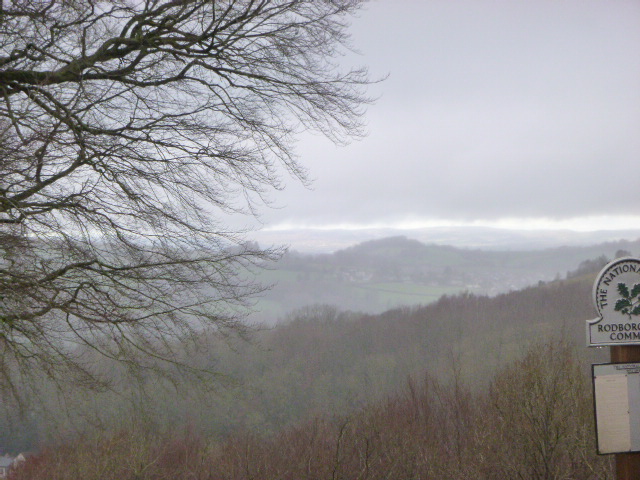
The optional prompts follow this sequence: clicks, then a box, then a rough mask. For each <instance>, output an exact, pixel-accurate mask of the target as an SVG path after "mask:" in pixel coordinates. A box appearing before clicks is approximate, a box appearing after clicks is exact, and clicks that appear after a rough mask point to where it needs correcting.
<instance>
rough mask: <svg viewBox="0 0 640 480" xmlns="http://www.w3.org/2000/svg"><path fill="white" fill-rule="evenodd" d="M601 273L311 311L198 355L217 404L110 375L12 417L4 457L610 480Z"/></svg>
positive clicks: (108, 469)
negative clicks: (93, 390)
mask: <svg viewBox="0 0 640 480" xmlns="http://www.w3.org/2000/svg"><path fill="white" fill-rule="evenodd" d="M597 265H598V262H597V261H593V262H591V261H586V262H583V264H582V265H581V266H580V268H579V269H577V270H575V271H572V272H569V273H568V274H567V275H566V276H565V278H564V279H561V280H554V281H550V282H540V283H539V284H537V285H535V286H531V287H528V288H524V289H522V290H518V291H513V292H509V293H505V294H501V295H497V296H493V297H489V296H485V295H475V294H470V293H462V294H457V295H450V296H443V297H441V298H440V299H439V300H438V301H437V302H434V303H432V304H429V305H423V306H414V307H405V308H399V309H394V310H389V311H387V312H384V313H382V314H375V315H372V314H362V313H354V312H347V311H341V310H339V309H337V308H335V307H331V306H326V305H316V306H311V307H307V308H304V309H300V310H297V311H294V312H292V313H291V314H290V315H289V316H288V317H287V318H286V319H283V322H282V323H280V324H278V325H277V326H275V327H272V328H265V329H261V330H257V331H255V332H253V334H252V335H251V338H250V339H249V341H247V339H243V338H235V339H234V338H226V339H224V340H223V339H220V338H217V337H212V338H203V339H202V341H203V342H206V343H207V344H208V348H207V349H205V350H208V351H209V352H211V353H210V355H209V356H208V357H206V358H205V357H198V358H197V357H192V358H191V361H193V362H196V363H198V364H199V365H200V364H203V363H206V362H209V364H210V365H215V368H216V370H217V371H218V372H220V378H219V379H218V387H217V390H216V391H215V392H212V391H209V390H207V391H206V392H202V393H198V392H197V390H198V389H197V388H194V387H193V386H191V387H189V385H188V384H187V383H185V384H183V385H168V384H164V385H162V384H160V383H158V382H157V381H155V380H153V378H149V379H146V380H145V379H144V378H128V377H127V376H126V375H124V372H120V373H121V374H123V376H122V377H121V379H120V383H119V385H120V390H119V391H117V392H114V391H105V392H103V393H102V394H95V395H92V396H91V397H90V398H87V397H85V396H75V397H74V395H73V394H71V395H68V394H67V395H59V396H57V397H56V398H58V400H57V401H55V402H48V404H45V403H47V402H45V403H42V402H40V404H37V403H34V404H32V405H31V406H30V407H29V408H28V409H27V410H28V412H23V414H22V415H17V414H16V415H10V414H9V415H8V414H7V413H6V412H5V416H4V418H3V422H4V424H3V428H1V429H0V431H2V432H5V435H4V438H0V442H2V443H0V445H5V446H6V447H5V448H7V447H10V451H14V452H17V451H19V450H32V451H34V452H37V453H36V454H35V455H34V456H33V457H32V458H31V459H30V461H29V462H27V464H25V466H24V468H23V469H20V470H16V472H15V478H17V479H27V478H30V479H40V478H43V479H44V478H48V479H71V478H87V479H92V478H96V479H97V478H104V479H108V478H113V479H129V478H131V479H134V478H137V479H140V478H143V479H161V478H197V479H205V478H228V479H250V478H253V479H273V478H283V479H287V478H291V479H294V478H310V479H311V478H363V479H364V478H371V479H374V478H425V479H430V478H433V479H437V478H454V479H464V478H482V479H484V478H486V479H493V478H495V479H498V478H532V479H555V478H581V479H606V478H614V477H613V476H612V475H613V474H612V470H611V468H612V463H611V458H610V457H609V456H599V455H597V454H596V448H595V430H594V425H593V423H594V419H593V404H592V396H591V381H590V377H589V375H590V368H589V366H590V364H591V363H598V362H604V361H607V358H606V351H605V350H604V349H587V348H585V347H584V338H583V335H584V322H585V320H587V319H590V318H592V316H593V315H594V310H593V305H592V299H591V287H592V284H593V280H594V276H595V272H594V271H593V268H594V267H596V266H597ZM589 268H591V270H592V271H588V270H589ZM201 351H202V350H201ZM106 369H107V370H109V371H110V372H111V374H114V375H115V372H116V371H117V369H115V368H114V366H113V365H110V366H108V368H106ZM44 383H45V384H46V383H47V382H44ZM134 385H135V388H134ZM43 386H44V387H45V388H48V389H50V391H55V386H53V385H51V384H48V385H44V384H43V385H41V386H40V387H43ZM67 393H68V392H67ZM47 398H54V397H53V396H48V397H47ZM55 412H58V415H53V416H52V415H51V413H55ZM63 412H64V414H63ZM24 413H27V415H24ZM25 418H27V419H28V421H27V422H25V421H24V419H25ZM21 419H22V420H21ZM17 431H20V432H22V433H23V436H22V437H20V436H18V437H15V436H13V437H11V438H9V437H8V436H7V435H6V432H17ZM12 442H13V443H12ZM87 446H90V448H87Z"/></svg>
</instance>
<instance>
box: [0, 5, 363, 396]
mask: <svg viewBox="0 0 640 480" xmlns="http://www.w3.org/2000/svg"><path fill="white" fill-rule="evenodd" d="M361 3H362V2H361V1H360V0H318V1H316V0H291V1H285V0H258V1H252V0H225V1H215V0H117V1H116V0H114V1H108V2H107V1H93V0H15V1H9V2H2V5H1V6H0V9H1V10H0V95H1V99H0V256H1V257H0V387H1V388H2V389H3V390H2V391H3V392H4V393H5V394H7V393H8V392H11V391H15V390H14V387H15V382H16V379H17V378H18V375H19V374H20V372H21V371H22V372H28V371H32V369H34V368H35V369H37V370H38V371H42V372H45V373H47V374H48V375H50V376H52V377H53V378H57V377H60V376H65V377H67V378H68V377H69V376H70V375H72V376H73V377H74V378H76V379H77V380H91V382H95V381H96V380H99V378H97V377H96V375H95V373H94V372H93V370H92V369H91V367H90V366H87V361H86V360H87V358H88V352H95V351H98V352H99V353H100V354H101V355H106V356H108V357H111V358H113V359H116V360H118V361H121V362H124V363H125V364H128V365H134V366H136V367H140V366H143V367H148V368H156V367H158V365H159V364H162V363H163V362H164V363H166V362H169V364H171V363H173V362H176V361H177V357H176V352H175V351H174V345H175V344H174V340H176V339H178V340H188V339H190V338H191V339H195V340H197V335H198V334H200V333H201V332H202V331H203V330H206V329H208V330H215V331H220V330H221V329H226V328H232V329H233V328H240V327H241V322H240V319H241V317H242V308H243V305H244V301H245V300H246V299H247V295H251V294H252V293H255V292H256V291H258V290H259V288H260V287H259V286H256V285H254V284H253V283H252V281H251V276H250V275H249V274H248V272H249V267H250V266H251V265H252V264H255V263H256V262H259V261H260V260H261V259H262V258H264V256H265V255H269V253H270V252H269V251H264V250H259V249H256V248H253V247H252V246H251V245H250V244H249V243H246V242H245V241H244V240H245V238H244V237H243V235H241V232H237V231H234V230H233V229H232V228H230V227H228V226H227V225H226V224H225V222H224V221H223V220H221V219H223V218H224V217H225V215H227V214H249V215H253V214H256V212H257V208H258V207H259V206H260V205H262V204H263V203H264V202H265V201H268V194H269V192H270V191H271V190H272V189H274V188H275V189H277V188H281V187H282V185H283V183H282V182H283V173H284V172H285V171H286V172H288V173H289V174H290V175H292V176H293V177H294V178H297V179H300V180H302V181H305V179H306V178H305V170H304V167H303V166H302V164H301V163H300V162H299V159H298V158H297V157H296V156H295V151H294V149H293V141H294V137H295V135H296V134H297V133H299V132H301V131H303V130H308V129H311V130H315V131H319V132H321V133H323V134H324V135H326V136H327V137H329V138H330V139H332V140H334V141H336V142H341V141H343V140H347V139H348V138H350V137H352V136H354V135H356V136H357V135H359V134H361V133H362V132H361V122H360V120H361V116H362V113H363V110H362V107H363V105H365V104H366V103H367V101H368V99H367V98H366V96H365V93H364V88H365V87H366V85H367V84H368V83H369V78H368V73H367V71H366V69H364V68H359V69H350V70H349V69H347V70H346V71H345V70H343V69H342V68H340V65H339V63H338V58H339V56H340V55H341V54H342V53H343V52H344V51H345V48H348V46H349V45H348V40H349V38H348V34H347V31H346V30H347V26H348V23H347V22H348V19H349V18H350V15H352V14H353V13H354V12H355V11H356V10H357V9H358V8H359V7H360V6H361ZM85 357H86V358H85Z"/></svg>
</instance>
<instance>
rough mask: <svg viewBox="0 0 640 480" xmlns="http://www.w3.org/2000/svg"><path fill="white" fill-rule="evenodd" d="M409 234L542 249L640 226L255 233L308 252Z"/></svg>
mask: <svg viewBox="0 0 640 480" xmlns="http://www.w3.org/2000/svg"><path fill="white" fill-rule="evenodd" d="M401 235H403V236H406V237H409V238H413V239H416V240H418V241H419V242H422V243H425V244H428V245H451V246H454V247H458V248H470V249H481V250H518V251H524V250H542V249H545V248H556V247H559V246H569V247H578V246H587V245H597V244H601V243H606V242H616V241H619V240H622V239H627V240H629V239H637V238H640V229H638V228H636V229H628V230H601V231H588V232H580V231H574V230H516V229H508V228H495V227H482V226H448V227H424V228H403V229H400V228H364V229H340V228H332V229H312V228H309V229H304V228H300V229H288V230H268V229H265V230H261V231H258V232H255V233H254V234H253V235H252V236H253V237H254V239H255V240H257V241H258V242H260V243H261V244H275V245H280V244H283V243H284V244H286V245H289V246H290V247H291V248H292V249H294V250H297V251H300V252H304V253H308V254H318V253H334V252H337V251H338V250H342V249H345V248H348V247H350V246H352V245H355V244H358V243H362V242H366V241H368V240H373V239H382V238H387V237H397V236H401Z"/></svg>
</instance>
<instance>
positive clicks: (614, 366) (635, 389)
mask: <svg viewBox="0 0 640 480" xmlns="http://www.w3.org/2000/svg"><path fill="white" fill-rule="evenodd" d="M592 370H593V392H594V399H595V415H596V436H597V441H598V453H600V454H608V453H626V452H638V451H640V363H609V364H602V365H592Z"/></svg>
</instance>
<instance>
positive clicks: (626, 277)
mask: <svg viewBox="0 0 640 480" xmlns="http://www.w3.org/2000/svg"><path fill="white" fill-rule="evenodd" d="M593 296H594V302H595V305H596V309H597V310H598V314H599V315H600V316H599V317H598V318H596V319H594V320H588V321H587V345H588V346H590V347H599V346H602V345H633V344H635V345H640V259H638V258H619V259H617V260H614V261H613V262H611V263H610V264H608V265H607V266H606V267H604V269H603V270H602V272H600V274H599V275H598V278H596V281H595V283H594V285H593Z"/></svg>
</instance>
